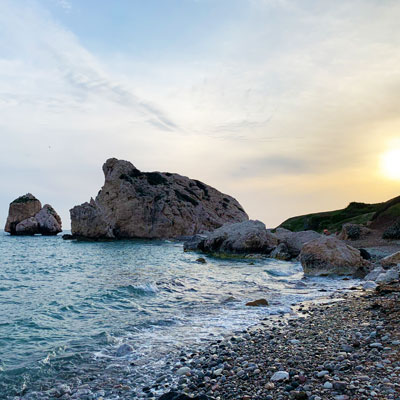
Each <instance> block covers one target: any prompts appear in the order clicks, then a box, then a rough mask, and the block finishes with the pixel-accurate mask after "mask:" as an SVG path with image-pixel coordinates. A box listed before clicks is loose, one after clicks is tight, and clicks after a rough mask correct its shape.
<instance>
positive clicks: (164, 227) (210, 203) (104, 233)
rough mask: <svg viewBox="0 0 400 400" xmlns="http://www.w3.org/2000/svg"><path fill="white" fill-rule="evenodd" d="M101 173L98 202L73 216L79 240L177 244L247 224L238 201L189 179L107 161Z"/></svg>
mask: <svg viewBox="0 0 400 400" xmlns="http://www.w3.org/2000/svg"><path fill="white" fill-rule="evenodd" d="M103 172H104V176H105V183H104V186H103V187H102V189H101V190H100V192H99V194H98V195H97V197H96V199H95V200H93V199H91V200H90V202H89V203H84V204H82V205H80V206H75V207H74V208H73V209H71V210H70V213H71V230H72V234H73V235H75V236H77V237H84V238H91V239H101V238H110V239H119V238H174V237H180V236H188V235H194V234H196V233H199V232H202V231H209V230H214V229H215V228H218V227H220V226H221V225H223V224H224V223H226V222H240V221H246V220H248V216H247V214H246V213H245V211H244V210H243V208H242V207H241V205H240V204H239V203H238V202H237V201H236V200H235V199H234V198H232V197H230V196H228V195H225V194H223V193H221V192H219V191H218V190H216V189H214V188H212V187H211V186H208V185H206V184H204V183H202V182H200V181H197V180H193V179H189V178H187V177H185V176H181V175H178V174H171V173H161V172H141V171H139V170H138V169H137V168H135V167H134V166H133V165H132V164H131V163H130V162H129V161H124V160H117V159H115V158H111V159H109V160H107V161H106V163H105V164H104V165H103Z"/></svg>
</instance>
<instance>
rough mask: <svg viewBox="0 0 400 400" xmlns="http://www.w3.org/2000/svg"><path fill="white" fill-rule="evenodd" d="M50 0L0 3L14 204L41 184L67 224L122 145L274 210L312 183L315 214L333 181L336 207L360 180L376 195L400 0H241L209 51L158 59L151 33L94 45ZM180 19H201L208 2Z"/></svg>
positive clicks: (390, 105)
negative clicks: (149, 43)
mask: <svg viewBox="0 0 400 400" xmlns="http://www.w3.org/2000/svg"><path fill="white" fill-rule="evenodd" d="M222 1H224V0H222ZM139 3H140V2H138V3H137V4H138V5H137V6H135V7H137V8H136V9H135V10H136V11H137V13H138V15H140V6H139ZM43 4H45V3H38V2H31V1H21V2H13V1H7V0H6V1H3V3H2V13H1V14H0V132H1V135H2V146H1V147H0V160H1V161H0V167H1V168H2V170H6V171H7V174H6V175H7V176H6V177H5V178H3V179H4V182H3V192H1V193H0V198H1V199H3V200H2V203H0V208H1V209H0V213H1V212H3V214H2V215H3V217H4V209H5V208H6V206H5V204H8V202H9V201H11V200H12V199H13V198H14V197H16V196H18V195H19V194H21V193H23V192H26V191H27V190H28V188H26V187H27V186H30V185H33V189H32V190H31V191H33V192H34V194H35V195H37V196H38V197H40V194H41V193H43V196H44V197H51V199H49V200H47V199H46V198H43V201H53V203H55V204H53V205H54V206H55V207H56V208H57V202H59V203H60V204H62V208H63V209H62V210H61V213H62V216H63V219H64V220H66V221H68V208H70V207H71V206H73V205H74V204H77V203H80V202H83V201H85V200H87V199H89V198H90V196H92V195H94V194H95V193H96V192H97V190H98V188H99V187H100V186H101V184H102V179H103V177H102V174H101V169H100V166H101V164H102V162H104V160H105V159H106V158H108V157H110V156H117V157H121V158H126V159H130V160H131V161H132V162H134V164H137V166H138V168H140V169H144V170H146V169H148V170H154V169H159V170H165V171H168V170H171V171H176V172H180V173H183V174H185V175H189V176H193V177H195V178H198V179H200V180H202V181H205V182H208V183H210V184H212V185H213V186H215V187H217V188H219V189H221V190H223V191H225V192H227V193H230V194H232V195H234V196H236V197H238V198H239V200H241V199H243V200H241V201H242V203H243V206H244V207H245V209H246V210H247V209H248V210H249V212H250V214H251V215H252V216H254V217H256V218H261V219H265V220H266V219H267V218H269V217H270V216H269V214H268V209H269V210H271V209H272V210H274V211H273V213H272V218H276V219H283V217H284V216H286V215H287V216H288V214H289V212H290V202H289V201H286V200H285V199H284V196H287V197H292V198H293V197H295V196H296V195H297V193H298V192H301V191H302V190H305V189H304V187H307V192H308V193H313V194H315V198H314V199H312V198H310V197H307V194H304V199H303V200H304V201H303V202H299V203H298V204H297V203H296V207H297V206H299V207H300V205H301V206H302V207H304V210H303V211H312V208H313V207H315V206H316V205H318V206H319V204H321V201H322V200H321V199H322V198H321V197H319V196H320V195H319V194H318V188H319V187H321V186H324V188H325V192H324V196H325V193H327V194H326V198H325V197H324V198H323V200H324V201H328V203H329V205H330V204H332V206H334V207H337V206H338V203H339V202H341V201H342V200H343V199H345V198H346V199H348V200H349V201H350V200H352V198H351V196H352V195H353V193H355V194H358V193H365V194H366V198H365V199H364V201H368V199H369V198H368V196H367V193H368V191H367V189H365V188H367V187H368V188H369V190H370V192H371V195H370V197H371V199H372V197H373V196H375V194H373V193H372V192H373V191H372V190H371V188H373V187H374V185H375V184H376V182H377V179H378V178H379V176H378V174H377V173H376V168H377V165H378V164H377V163H378V161H377V160H378V158H379V153H380V152H381V151H383V150H384V149H386V147H387V146H388V143H391V140H392V139H393V138H395V137H398V132H399V129H400V122H399V118H398V115H399V111H400V110H399V104H400V101H399V100H400V98H399V97H400V96H399V94H398V93H399V92H398V87H400V73H399V70H398V65H399V64H400V50H399V49H400V35H399V33H400V27H399V24H398V20H399V18H400V4H399V3H398V2H396V1H387V2H378V1H374V0H368V1H364V0H355V1H352V2H348V1H345V0H340V1H337V2H335V3H329V2H314V1H304V2H298V1H294V0H249V1H248V2H238V4H240V6H239V7H237V10H238V12H237V14H236V15H234V14H232V12H231V13H230V14H229V18H226V19H221V20H219V21H218V24H214V25H215V26H218V29H217V30H216V29H215V30H212V31H211V30H209V28H208V27H205V26H204V27H199V34H198V36H197V37H196V36H195V35H191V36H190V37H191V40H194V38H196V40H197V41H196V42H195V43H191V45H193V48H195V49H196V52H192V53H190V55H188V54H185V53H184V52H182V53H180V52H179V51H176V52H171V53H169V52H168V51H167V50H166V49H164V48H160V49H159V50H160V51H159V52H158V53H157V59H155V57H154V54H153V55H148V54H147V53H146V51H145V47H146V40H149V39H148V38H147V37H146V35H145V33H146V32H147V31H146V32H144V34H143V35H140V34H139V35H138V38H137V40H138V41H140V43H141V44H143V48H144V50H143V49H142V51H141V52H140V54H138V55H137V54H135V52H134V51H131V52H128V51H126V49H125V50H123V49H122V50H121V49H120V48H119V47H118V44H119V42H120V41H121V42H122V41H124V40H128V39H129V38H130V36H129V34H127V35H124V36H123V35H121V34H120V32H119V31H117V30H116V31H115V32H118V34H119V35H121V36H115V37H113V34H114V32H110V33H109V34H108V35H105V36H104V37H102V38H99V39H98V40H105V41H106V40H108V41H109V42H108V46H109V47H108V48H107V43H102V49H103V50H102V52H101V53H100V52H96V50H94V49H96V46H93V48H92V49H91V48H89V47H85V46H84V45H83V44H82V43H88V41H85V40H84V39H85V38H84V37H83V38H82V37H79V36H77V34H74V33H73V32H71V31H70V29H68V27H67V26H63V25H61V23H60V22H59V21H56V20H55V18H54V16H53V15H52V14H51V13H50V12H49V11H48V10H46V9H45V8H44V7H43ZM63 4H64V6H63ZM68 4H69V5H71V4H72V3H69V2H61V3H60V2H59V5H60V6H61V7H64V8H65V7H66V8H67V9H68ZM99 4H100V3H99ZM135 4H136V3H135ZM229 4H231V3H230V2H228V1H226V5H227V6H228V5H229ZM208 5H209V3H208V2H198V3H196V6H198V7H207V6H208ZM99 7H101V5H99ZM116 7H124V4H123V3H119V4H116ZM232 8H235V7H232ZM68 17H70V15H69V16H68ZM72 17H73V16H72ZM72 17H71V18H72ZM86 17H87V18H90V17H91V16H90V15H86ZM182 18H185V19H187V21H188V28H187V29H192V28H191V27H192V26H193V24H191V23H189V22H193V23H194V22H195V21H196V15H194V14H185V15H183V16H182ZM66 21H67V20H66ZM67 22H68V21H67ZM67 22H65V23H67ZM214 25H213V26H214ZM126 29H127V31H128V33H130V31H129V27H126ZM170 29H174V27H173V26H172V27H171V28H170ZM180 29H185V27H183V26H180ZM139 33H143V32H139ZM186 33H187V32H185V31H184V30H183V31H179V32H176V34H177V35H179V37H182V36H185V34H186ZM172 36H173V35H171V37H172ZM132 37H133V35H132ZM153 39H154V38H153ZM159 39H161V38H159ZM129 40H130V39H129ZM154 40H155V42H157V37H155V39H154ZM89 42H90V41H89ZM135 44H137V43H135ZM132 48H135V47H132ZM178 50H179V49H178ZM23 171H29V172H26V174H25V175H27V174H29V176H28V177H24V172H23ZM340 176H342V177H343V176H345V177H346V183H344V179H343V178H342V179H341V178H340ZM380 178H381V177H380ZM394 186H395V185H393V184H392V186H390V187H389V186H387V187H386V186H385V190H384V194H383V192H382V199H381V200H384V197H386V196H389V192H390V190H392V191H395V190H397V189H395V188H394ZM25 188H26V189H25ZM61 193H63V194H62V195H61ZM66 193H67V194H66ZM316 193H317V194H316ZM329 193H330V196H329V195H328V194H329ZM374 193H375V192H374ZM285 198H286V197H285ZM52 199H53V200H52ZM327 199H328V200H327ZM361 200H362V199H361ZM330 202H331V203H330ZM335 202H336V203H335ZM346 202H348V201H347V200H346ZM346 202H345V203H346ZM328 203H327V204H328ZM284 204H285V206H284ZM285 207H286V208H285ZM307 207H309V208H307ZM327 207H328V206H327ZM276 210H277V211H276ZM296 211H298V210H297V209H296ZM292 212H295V211H294V210H293V211H292ZM0 216H1V214H0ZM276 222H278V221H276ZM67 224H68V222H67Z"/></svg>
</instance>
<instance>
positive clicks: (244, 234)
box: [184, 220, 278, 254]
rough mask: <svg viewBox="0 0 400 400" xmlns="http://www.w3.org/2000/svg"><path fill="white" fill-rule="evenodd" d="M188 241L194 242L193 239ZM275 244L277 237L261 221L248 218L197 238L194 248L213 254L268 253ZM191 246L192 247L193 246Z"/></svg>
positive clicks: (186, 246) (186, 245) (276, 243)
mask: <svg viewBox="0 0 400 400" xmlns="http://www.w3.org/2000/svg"><path fill="white" fill-rule="evenodd" d="M189 243H190V244H194V241H193V242H189ZM277 245H278V239H277V238H276V237H275V236H274V235H273V234H272V233H271V232H269V231H267V229H266V228H265V225H264V224H263V223H262V222H260V221H253V220H250V221H244V222H238V223H235V224H225V225H223V226H222V227H220V228H218V229H216V230H215V231H213V232H211V233H209V234H208V235H207V236H206V238H205V239H203V240H200V238H198V242H197V247H195V248H194V250H201V251H203V252H205V253H214V254H252V253H255V254H269V253H270V252H271V251H272V250H273V249H274V248H275V247H276V246H277ZM184 247H185V248H188V247H189V245H188V244H185V245H184ZM191 247H192V249H193V247H194V246H191Z"/></svg>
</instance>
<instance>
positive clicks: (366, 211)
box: [280, 196, 400, 232]
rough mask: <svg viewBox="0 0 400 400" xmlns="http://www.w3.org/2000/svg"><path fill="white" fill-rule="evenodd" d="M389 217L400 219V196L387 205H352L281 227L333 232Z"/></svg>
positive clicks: (294, 219) (307, 216) (287, 222)
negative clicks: (346, 225) (350, 224)
mask: <svg viewBox="0 0 400 400" xmlns="http://www.w3.org/2000/svg"><path fill="white" fill-rule="evenodd" d="M383 216H388V217H390V218H393V219H397V218H399V217H400V196H399V197H396V198H394V199H391V200H389V201H387V202H385V203H377V204H366V203H356V202H353V203H350V204H349V205H348V206H347V207H346V208H343V209H342V210H335V211H327V212H320V213H313V214H307V215H301V216H298V217H292V218H289V219H287V220H286V221H284V222H283V223H282V224H281V225H280V227H281V228H286V229H290V230H291V231H294V232H296V231H302V230H308V229H312V230H315V231H317V232H322V231H323V230H324V229H328V230H329V231H331V232H336V231H339V230H341V228H342V225H343V224H345V223H354V224H362V225H365V224H366V223H367V222H369V221H373V220H376V219H377V218H378V217H379V218H380V217H383Z"/></svg>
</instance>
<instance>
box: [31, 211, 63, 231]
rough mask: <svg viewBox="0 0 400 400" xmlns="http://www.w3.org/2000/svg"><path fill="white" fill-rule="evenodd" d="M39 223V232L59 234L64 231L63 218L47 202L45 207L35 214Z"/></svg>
mask: <svg viewBox="0 0 400 400" xmlns="http://www.w3.org/2000/svg"><path fill="white" fill-rule="evenodd" d="M35 219H36V221H37V222H38V224H39V229H38V231H39V233H41V234H42V235H46V236H49V235H57V233H60V232H62V229H61V218H60V216H59V215H58V214H57V213H56V211H55V210H54V208H53V207H52V206H51V205H50V204H45V205H44V206H43V208H42V209H41V210H40V211H39V212H38V213H37V214H36V215H35Z"/></svg>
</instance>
